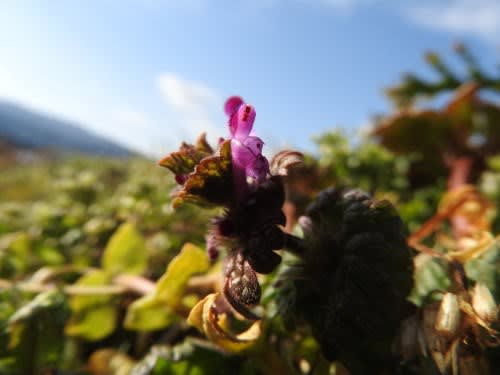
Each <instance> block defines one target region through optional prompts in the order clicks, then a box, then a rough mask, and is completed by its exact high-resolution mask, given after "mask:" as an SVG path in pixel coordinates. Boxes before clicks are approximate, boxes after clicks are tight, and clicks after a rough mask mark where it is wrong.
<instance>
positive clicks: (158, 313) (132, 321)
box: [124, 294, 178, 331]
mask: <svg viewBox="0 0 500 375" xmlns="http://www.w3.org/2000/svg"><path fill="white" fill-rule="evenodd" d="M177 319H178V317H177V315H176V314H175V313H174V312H172V310H171V309H170V308H169V307H168V305H167V304H166V303H165V302H164V301H162V300H161V299H159V298H157V296H156V295H155V294H151V295H147V296H144V297H142V298H139V299H138V300H136V301H134V302H133V303H132V304H131V305H130V306H129V307H128V309H127V315H126V317H125V322H124V325H125V327H126V328H128V329H134V330H140V331H151V330H155V329H160V328H163V327H166V326H168V325H170V324H172V323H173V322H174V321H175V320H177Z"/></svg>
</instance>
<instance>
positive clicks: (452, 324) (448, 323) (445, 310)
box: [434, 293, 460, 337]
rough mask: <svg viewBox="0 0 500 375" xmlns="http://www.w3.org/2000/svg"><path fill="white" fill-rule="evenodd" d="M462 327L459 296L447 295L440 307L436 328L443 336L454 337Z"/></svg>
mask: <svg viewBox="0 0 500 375" xmlns="http://www.w3.org/2000/svg"><path fill="white" fill-rule="evenodd" d="M459 327H460V308H459V306H458V299H457V296H456V295H455V294H453V293H446V294H445V295H444V297H443V300H442V301H441V305H440V306H439V311H438V313H437V316H436V322H435V324H434V328H435V329H436V331H437V333H439V334H440V335H442V336H447V337H453V336H454V335H455V334H456V333H457V332H458V329H459Z"/></svg>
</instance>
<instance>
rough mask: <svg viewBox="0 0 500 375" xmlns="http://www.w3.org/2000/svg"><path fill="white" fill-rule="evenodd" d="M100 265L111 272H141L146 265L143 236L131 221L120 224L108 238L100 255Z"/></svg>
mask: <svg viewBox="0 0 500 375" xmlns="http://www.w3.org/2000/svg"><path fill="white" fill-rule="evenodd" d="M102 266H103V268H104V270H106V271H107V272H109V273H111V274H118V273H130V274H134V275H140V274H142V273H143V272H144V271H145V270H146V267H147V252H146V246H145V243H144V238H143V237H142V235H141V234H140V233H139V231H138V230H137V228H136V226H135V225H134V224H132V223H124V224H122V225H121V226H120V227H119V228H118V229H117V231H116V232H115V233H114V234H113V236H112V237H111V238H110V240H109V242H108V244H107V246H106V249H105V250H104V253H103V255H102Z"/></svg>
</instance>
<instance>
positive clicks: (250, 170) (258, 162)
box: [245, 155, 269, 183]
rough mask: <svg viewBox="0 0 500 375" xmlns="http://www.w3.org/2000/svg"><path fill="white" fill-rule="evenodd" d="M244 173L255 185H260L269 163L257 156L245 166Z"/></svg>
mask: <svg viewBox="0 0 500 375" xmlns="http://www.w3.org/2000/svg"><path fill="white" fill-rule="evenodd" d="M245 172H246V175H247V176H249V177H252V178H253V179H254V180H256V181H257V183H261V182H263V181H264V180H265V178H266V176H267V174H268V172H269V162H268V161H267V159H266V158H265V157H264V156H262V155H259V156H257V157H256V158H255V159H254V160H252V162H251V163H250V164H249V165H248V166H247V168H246V170H245Z"/></svg>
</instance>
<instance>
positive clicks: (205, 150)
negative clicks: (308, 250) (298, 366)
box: [160, 96, 302, 320]
mask: <svg viewBox="0 0 500 375" xmlns="http://www.w3.org/2000/svg"><path fill="white" fill-rule="evenodd" d="M224 111H225V113H226V114H227V116H228V117H229V121H228V127H229V133H230V136H229V139H226V140H224V139H219V142H218V149H217V151H215V152H214V151H213V150H212V149H211V148H210V146H209V145H208V144H207V143H206V141H205V138H204V137H200V139H199V140H198V141H197V143H196V144H195V145H188V144H183V145H182V146H181V149H180V150H179V151H177V152H174V153H172V154H170V155H168V156H167V157H166V158H164V159H162V160H161V161H160V165H162V166H165V167H167V168H169V169H170V170H171V171H172V172H173V173H174V174H175V176H176V181H177V182H178V183H179V184H180V185H181V187H180V189H179V190H177V191H176V193H175V199H174V205H178V204H180V203H183V202H192V203H197V204H203V205H207V204H209V205H217V206H223V207H224V208H225V213H224V214H223V215H222V216H220V217H216V218H214V219H213V221H212V225H211V227H210V230H209V232H208V234H207V237H206V240H207V241H206V242H207V251H208V254H209V257H210V259H211V260H212V261H214V260H215V259H216V258H217V257H218V255H219V254H220V253H221V252H222V251H224V253H225V254H226V257H225V258H226V259H225V260H224V290H223V294H224V297H225V299H226V301H227V302H228V303H229V305H231V307H232V308H233V309H234V310H236V311H238V312H239V313H240V314H242V315H243V316H245V317H247V318H248V319H253V320H255V319H258V316H256V315H255V314H254V313H253V312H252V310H251V308H252V307H253V306H255V305H256V304H257V303H258V302H259V300H260V295H261V291H260V286H259V283H258V279H257V275H256V273H262V274H267V273H270V272H272V271H273V270H274V269H275V268H276V267H277V266H278V264H279V263H280V261H281V256H280V255H278V254H277V253H275V252H274V250H279V249H282V248H283V247H284V245H285V242H286V236H287V235H286V234H285V233H284V232H283V231H282V230H281V228H280V227H279V226H280V225H285V221H286V219H285V215H284V214H283V212H282V210H281V207H282V206H283V203H284V200H285V191H284V186H283V179H282V176H284V175H286V174H287V171H288V169H289V168H290V167H292V166H293V165H295V164H297V163H300V162H301V161H302V154H300V153H298V152H293V151H282V152H280V153H278V154H277V155H276V156H275V157H274V158H273V159H272V161H271V165H270V163H269V162H268V161H267V159H266V158H265V157H264V156H263V155H262V148H263V146H264V142H263V141H262V139H260V138H259V137H257V136H255V135H251V132H252V128H253V124H254V121H255V114H256V112H255V109H254V108H253V107H252V106H251V105H249V104H246V103H245V102H244V101H243V99H241V98H240V97H238V96H232V97H230V98H229V99H228V100H227V101H226V103H225V105H224Z"/></svg>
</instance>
